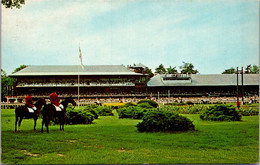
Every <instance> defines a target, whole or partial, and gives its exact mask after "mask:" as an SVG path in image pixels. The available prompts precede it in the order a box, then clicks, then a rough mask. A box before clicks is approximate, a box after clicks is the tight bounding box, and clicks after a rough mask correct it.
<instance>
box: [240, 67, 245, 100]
mask: <svg viewBox="0 0 260 165" xmlns="http://www.w3.org/2000/svg"><path fill="white" fill-rule="evenodd" d="M243 72H244V69H243V67H242V72H241V76H242V77H241V81H242V89H241V90H242V91H241V96H242V104H244V73H243Z"/></svg>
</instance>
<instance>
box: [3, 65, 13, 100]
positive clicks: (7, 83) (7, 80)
mask: <svg viewBox="0 0 260 165" xmlns="http://www.w3.org/2000/svg"><path fill="white" fill-rule="evenodd" d="M14 85H15V79H13V78H11V77H8V76H7V74H6V72H5V71H4V70H3V69H1V98H2V99H3V98H4V97H5V96H7V95H8V88H11V87H13V86H14Z"/></svg>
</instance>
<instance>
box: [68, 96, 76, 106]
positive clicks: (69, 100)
mask: <svg viewBox="0 0 260 165" xmlns="http://www.w3.org/2000/svg"><path fill="white" fill-rule="evenodd" d="M65 101H66V102H67V103H71V104H72V105H73V106H76V105H77V103H76V102H75V101H74V99H73V98H72V97H67V98H66V99H65Z"/></svg>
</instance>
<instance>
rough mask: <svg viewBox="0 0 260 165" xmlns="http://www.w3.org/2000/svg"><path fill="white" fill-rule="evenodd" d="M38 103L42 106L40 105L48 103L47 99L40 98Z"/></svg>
mask: <svg viewBox="0 0 260 165" xmlns="http://www.w3.org/2000/svg"><path fill="white" fill-rule="evenodd" d="M37 103H38V104H40V105H46V101H45V99H44V98H43V97H41V98H39V99H38V100H37Z"/></svg>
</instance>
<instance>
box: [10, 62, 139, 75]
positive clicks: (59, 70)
mask: <svg viewBox="0 0 260 165" xmlns="http://www.w3.org/2000/svg"><path fill="white" fill-rule="evenodd" d="M78 74H79V75H133V76H140V75H143V74H140V73H135V72H133V71H130V70H129V69H127V68H126V67H125V66H124V65H85V66H84V69H83V68H82V67H81V66H80V65H31V66H28V67H26V68H24V69H22V70H20V71H18V72H16V73H14V74H11V75H10V76H11V77H19V76H62V75H72V76H73V75H78Z"/></svg>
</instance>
